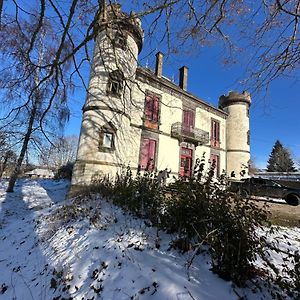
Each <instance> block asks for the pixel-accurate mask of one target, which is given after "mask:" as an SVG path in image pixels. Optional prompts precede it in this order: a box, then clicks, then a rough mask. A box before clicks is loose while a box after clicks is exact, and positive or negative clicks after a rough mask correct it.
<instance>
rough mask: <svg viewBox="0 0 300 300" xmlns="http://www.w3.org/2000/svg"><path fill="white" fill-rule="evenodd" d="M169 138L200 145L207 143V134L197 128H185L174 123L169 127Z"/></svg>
mask: <svg viewBox="0 0 300 300" xmlns="http://www.w3.org/2000/svg"><path fill="white" fill-rule="evenodd" d="M171 136H172V137H175V138H178V139H184V140H190V141H194V142H198V143H200V144H207V143H208V142H209V133H208V132H207V131H204V130H202V129H199V128H193V127H188V126H185V125H184V124H182V123H180V122H176V123H174V124H172V126H171Z"/></svg>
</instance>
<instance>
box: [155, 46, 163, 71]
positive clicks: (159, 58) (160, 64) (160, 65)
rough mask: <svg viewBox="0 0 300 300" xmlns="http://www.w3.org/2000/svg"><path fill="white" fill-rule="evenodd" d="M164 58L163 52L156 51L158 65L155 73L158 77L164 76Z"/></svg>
mask: <svg viewBox="0 0 300 300" xmlns="http://www.w3.org/2000/svg"><path fill="white" fill-rule="evenodd" d="M163 59H164V55H163V54H162V53H161V52H157V53H156V65H155V75H156V76H157V77H161V76H162V69H163Z"/></svg>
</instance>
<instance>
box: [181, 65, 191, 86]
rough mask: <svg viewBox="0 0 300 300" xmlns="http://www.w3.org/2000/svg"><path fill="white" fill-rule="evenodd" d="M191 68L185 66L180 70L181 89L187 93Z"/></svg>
mask: <svg viewBox="0 0 300 300" xmlns="http://www.w3.org/2000/svg"><path fill="white" fill-rule="evenodd" d="M188 70H189V68H188V67H186V66H183V67H181V68H180V69H179V87H181V88H182V89H183V90H185V91H186V89H187V77H188Z"/></svg>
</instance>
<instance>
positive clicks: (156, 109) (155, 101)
mask: <svg viewBox="0 0 300 300" xmlns="http://www.w3.org/2000/svg"><path fill="white" fill-rule="evenodd" d="M158 113H159V101H158V98H157V97H153V118H152V120H153V121H155V122H158Z"/></svg>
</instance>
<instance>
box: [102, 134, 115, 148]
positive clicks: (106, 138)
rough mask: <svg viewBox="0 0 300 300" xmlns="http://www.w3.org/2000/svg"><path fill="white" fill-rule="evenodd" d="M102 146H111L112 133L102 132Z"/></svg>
mask: <svg viewBox="0 0 300 300" xmlns="http://www.w3.org/2000/svg"><path fill="white" fill-rule="evenodd" d="M102 147H104V148H112V147H113V134H112V133H110V132H103V141H102Z"/></svg>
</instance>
